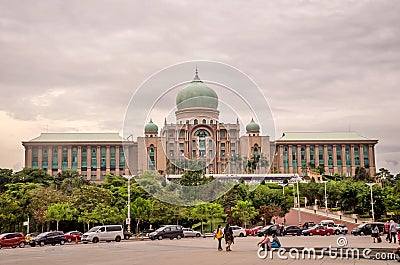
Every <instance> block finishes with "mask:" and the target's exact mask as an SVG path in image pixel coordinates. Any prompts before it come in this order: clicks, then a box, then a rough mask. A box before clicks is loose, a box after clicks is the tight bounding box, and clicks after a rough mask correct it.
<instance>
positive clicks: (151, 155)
mask: <svg viewBox="0 0 400 265" xmlns="http://www.w3.org/2000/svg"><path fill="white" fill-rule="evenodd" d="M149 169H150V170H155V159H154V146H153V145H150V149H149Z"/></svg>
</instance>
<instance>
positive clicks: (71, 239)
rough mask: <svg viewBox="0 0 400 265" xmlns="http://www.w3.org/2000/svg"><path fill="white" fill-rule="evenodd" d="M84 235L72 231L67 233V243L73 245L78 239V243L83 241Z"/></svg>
mask: <svg viewBox="0 0 400 265" xmlns="http://www.w3.org/2000/svg"><path fill="white" fill-rule="evenodd" d="M82 235H83V233H81V232H79V231H70V232H68V233H65V239H67V242H69V243H71V242H75V241H76V239H78V241H80V240H81V237H82Z"/></svg>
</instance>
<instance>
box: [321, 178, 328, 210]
mask: <svg viewBox="0 0 400 265" xmlns="http://www.w3.org/2000/svg"><path fill="white" fill-rule="evenodd" d="M322 182H323V183H324V186H325V212H326V215H328V197H327V196H326V183H328V182H329V181H328V180H323V181H322Z"/></svg>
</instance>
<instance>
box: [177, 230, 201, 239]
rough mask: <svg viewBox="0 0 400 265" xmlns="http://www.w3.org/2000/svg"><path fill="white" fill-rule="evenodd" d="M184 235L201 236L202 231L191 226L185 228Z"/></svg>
mask: <svg viewBox="0 0 400 265" xmlns="http://www.w3.org/2000/svg"><path fill="white" fill-rule="evenodd" d="M182 230H183V236H184V237H200V236H201V233H200V232H198V231H194V230H193V229H190V228H183V229H182Z"/></svg>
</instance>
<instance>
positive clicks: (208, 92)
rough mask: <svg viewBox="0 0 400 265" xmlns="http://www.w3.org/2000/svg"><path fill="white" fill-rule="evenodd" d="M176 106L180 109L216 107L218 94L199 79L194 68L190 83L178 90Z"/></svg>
mask: <svg viewBox="0 0 400 265" xmlns="http://www.w3.org/2000/svg"><path fill="white" fill-rule="evenodd" d="M176 107H177V108H178V109H179V110H181V109H188V108H209V109H217V108H218V95H217V93H215V91H214V90H213V89H211V88H209V87H208V86H206V84H204V83H203V81H201V79H200V78H199V76H198V72H197V69H196V74H195V76H194V79H193V81H192V82H190V84H189V85H188V86H187V87H185V88H184V89H182V90H181V91H179V93H178V95H177V96H176Z"/></svg>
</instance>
